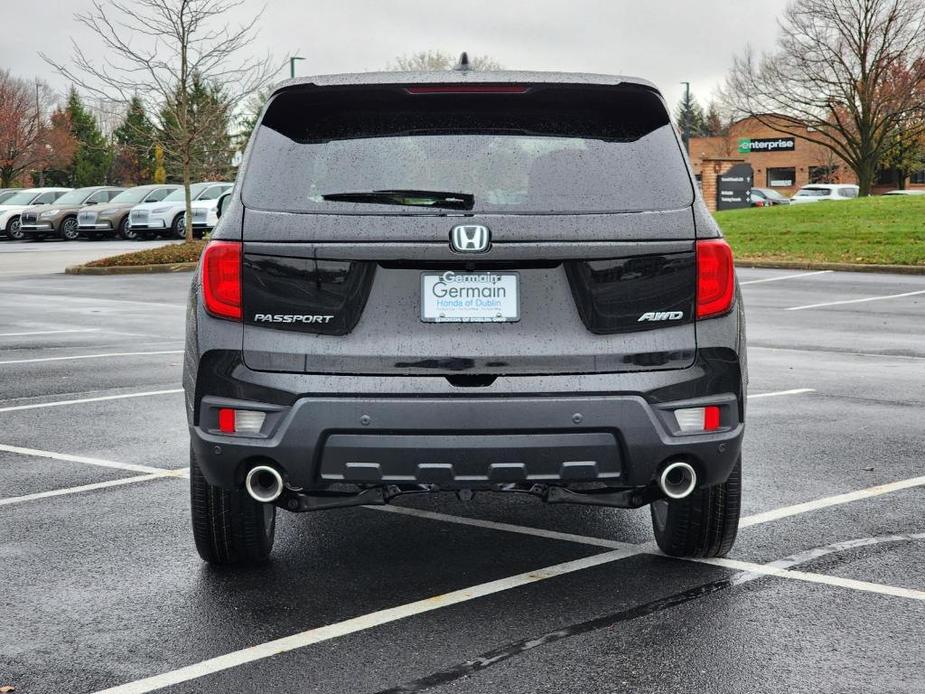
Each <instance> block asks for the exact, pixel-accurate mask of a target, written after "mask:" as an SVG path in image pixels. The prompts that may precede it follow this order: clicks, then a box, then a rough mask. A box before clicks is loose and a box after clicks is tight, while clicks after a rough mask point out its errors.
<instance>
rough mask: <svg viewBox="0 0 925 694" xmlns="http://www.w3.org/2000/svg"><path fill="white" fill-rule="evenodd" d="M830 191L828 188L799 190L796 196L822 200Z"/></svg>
mask: <svg viewBox="0 0 925 694" xmlns="http://www.w3.org/2000/svg"><path fill="white" fill-rule="evenodd" d="M830 192H831V191H830V190H829V189H828V188H800V190H798V191H797V196H798V197H801V198H824V197H826V196H827V195H829V193H830Z"/></svg>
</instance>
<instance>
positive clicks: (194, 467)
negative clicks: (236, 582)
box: [190, 452, 276, 566]
mask: <svg viewBox="0 0 925 694" xmlns="http://www.w3.org/2000/svg"><path fill="white" fill-rule="evenodd" d="M190 501H191V506H192V515H193V518H192V520H193V537H194V539H195V540H196V550H197V551H198V552H199V556H200V557H202V558H203V560H205V561H207V562H208V563H210V564H214V565H218V566H221V565H227V564H238V565H254V564H261V563H263V562H265V561H266V560H267V559H268V558H269V556H270V551H271V550H272V549H273V539H274V536H275V531H276V507H275V506H274V505H273V504H261V503H259V502H257V501H254V500H253V499H251V498H250V496H248V494H247V492H246V491H244V490H243V489H236V490H231V491H229V490H227V489H222V488H220V487H214V486H212V485H211V484H209V483H208V481H207V480H206V478H205V477H204V476H203V474H202V471H201V470H200V469H199V465H198V464H197V463H196V457H195V455H193V453H192V452H190Z"/></svg>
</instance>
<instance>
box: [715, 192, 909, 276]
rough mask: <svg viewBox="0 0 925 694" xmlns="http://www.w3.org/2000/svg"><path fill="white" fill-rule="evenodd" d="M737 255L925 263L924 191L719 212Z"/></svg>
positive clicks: (771, 258) (776, 258) (829, 260)
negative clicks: (922, 193) (903, 195)
mask: <svg viewBox="0 0 925 694" xmlns="http://www.w3.org/2000/svg"><path fill="white" fill-rule="evenodd" d="M716 221H717V222H719V225H720V226H721V227H722V229H723V233H724V234H725V235H726V238H727V239H728V240H729V243H730V244H731V245H732V248H733V250H734V251H735V255H736V258H738V259H742V260H746V259H752V260H756V259H761V260H797V261H816V262H831V263H862V264H870V263H873V264H887V265H925V196H909V197H901V196H895V197H892V196H891V197H870V198H860V199H858V200H845V201H837V202H816V203H810V204H806V205H789V206H780V207H769V208H761V207H753V208H749V209H742V210H726V211H724V212H717V213H716Z"/></svg>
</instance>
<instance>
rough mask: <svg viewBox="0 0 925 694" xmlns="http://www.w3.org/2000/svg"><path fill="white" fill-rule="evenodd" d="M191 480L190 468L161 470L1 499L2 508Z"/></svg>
mask: <svg viewBox="0 0 925 694" xmlns="http://www.w3.org/2000/svg"><path fill="white" fill-rule="evenodd" d="M167 478H172V479H181V478H183V479H189V468H187V467H181V468H177V469H175V470H161V472H158V473H152V474H150V475H136V476H135V477H122V478H120V479H117V480H108V481H106V482H94V483H93V484H82V485H80V486H79V487H65V488H63V489H52V490H51V491H49V492H36V493H35V494H24V495H23V496H11V497H8V498H6V499H0V506H9V505H12V504H21V503H24V502H27V501H37V500H39V499H47V498H49V497H53V496H67V495H68V494H80V493H82V492H92V491H94V490H96V489H106V488H107V487H118V486H121V485H123V484H134V483H135V482H148V481H150V480H162V479H167Z"/></svg>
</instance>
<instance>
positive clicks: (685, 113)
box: [674, 92, 707, 137]
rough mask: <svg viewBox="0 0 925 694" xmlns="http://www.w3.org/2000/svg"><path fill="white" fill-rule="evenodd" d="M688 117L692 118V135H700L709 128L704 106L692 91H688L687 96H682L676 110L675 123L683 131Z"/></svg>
mask: <svg viewBox="0 0 925 694" xmlns="http://www.w3.org/2000/svg"><path fill="white" fill-rule="evenodd" d="M688 118H690V128H691V137H700V136H702V135H704V134H706V130H707V128H706V123H705V117H704V115H703V108H702V107H701V106H700V103H699V102H698V101H697V98H696V97H695V96H694V95H693V94H692V93H690V92H688V94H687V98H685V97H683V96H682V97H681V100H680V101H679V102H678V106H677V108H675V112H674V119H675V123H677V125H678V129H680V131H681V132H682V133H683V132H684V125H685V123H686V122H687V119H688Z"/></svg>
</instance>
